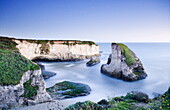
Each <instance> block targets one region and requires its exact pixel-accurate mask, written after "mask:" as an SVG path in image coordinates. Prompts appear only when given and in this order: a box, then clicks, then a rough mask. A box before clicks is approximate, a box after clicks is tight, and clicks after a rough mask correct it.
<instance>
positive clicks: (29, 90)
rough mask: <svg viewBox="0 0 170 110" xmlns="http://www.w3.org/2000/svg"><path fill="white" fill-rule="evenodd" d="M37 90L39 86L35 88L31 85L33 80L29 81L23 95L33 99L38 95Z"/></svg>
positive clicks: (25, 84)
mask: <svg viewBox="0 0 170 110" xmlns="http://www.w3.org/2000/svg"><path fill="white" fill-rule="evenodd" d="M37 90H38V86H35V87H33V86H32V85H31V80H28V81H27V82H25V83H24V94H23V95H22V97H25V98H31V97H33V96H35V95H37Z"/></svg>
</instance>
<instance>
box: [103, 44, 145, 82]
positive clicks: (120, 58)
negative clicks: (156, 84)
mask: <svg viewBox="0 0 170 110" xmlns="http://www.w3.org/2000/svg"><path fill="white" fill-rule="evenodd" d="M111 46H112V53H111V54H110V56H109V58H108V62H107V64H104V65H102V66H101V72H102V73H104V74H106V75H109V76H111V77H115V78H118V79H122V80H125V81H136V80H140V79H144V78H146V77H147V74H146V72H145V71H144V68H143V65H142V63H141V61H140V60H139V58H137V56H136V55H135V53H134V52H132V51H131V50H130V49H129V48H128V47H127V46H126V45H124V44H118V43H112V44H111Z"/></svg>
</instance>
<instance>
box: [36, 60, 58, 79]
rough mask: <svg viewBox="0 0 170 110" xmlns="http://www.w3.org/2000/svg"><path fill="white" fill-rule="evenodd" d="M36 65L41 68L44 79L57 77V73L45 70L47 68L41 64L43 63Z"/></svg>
mask: <svg viewBox="0 0 170 110" xmlns="http://www.w3.org/2000/svg"><path fill="white" fill-rule="evenodd" d="M36 63H37V65H39V66H40V68H41V74H42V76H43V78H44V79H49V78H50V77H53V76H55V75H56V74H57V73H55V72H51V71H46V70H45V66H44V65H43V64H41V63H39V62H36Z"/></svg>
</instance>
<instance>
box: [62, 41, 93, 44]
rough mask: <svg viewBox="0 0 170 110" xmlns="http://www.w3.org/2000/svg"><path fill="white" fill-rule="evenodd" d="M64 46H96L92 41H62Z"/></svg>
mask: <svg viewBox="0 0 170 110" xmlns="http://www.w3.org/2000/svg"><path fill="white" fill-rule="evenodd" d="M63 44H64V45H76V44H88V45H96V44H95V43H94V42H92V41H71V42H69V41H64V43H63Z"/></svg>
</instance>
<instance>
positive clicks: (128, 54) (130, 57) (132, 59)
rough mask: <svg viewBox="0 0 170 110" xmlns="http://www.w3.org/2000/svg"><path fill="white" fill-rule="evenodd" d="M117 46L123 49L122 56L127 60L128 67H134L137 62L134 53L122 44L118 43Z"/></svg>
mask: <svg viewBox="0 0 170 110" xmlns="http://www.w3.org/2000/svg"><path fill="white" fill-rule="evenodd" d="M116 44H118V45H119V46H120V47H121V49H122V54H123V55H124V57H125V58H126V59H125V62H126V63H127V65H128V66H131V65H133V64H134V63H135V62H136V60H135V56H134V54H133V52H132V51H131V50H130V49H129V48H128V47H127V46H126V45H124V44H120V43H116Z"/></svg>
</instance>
